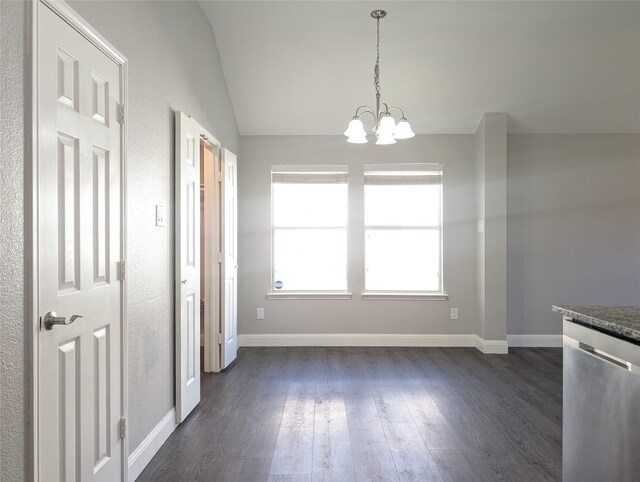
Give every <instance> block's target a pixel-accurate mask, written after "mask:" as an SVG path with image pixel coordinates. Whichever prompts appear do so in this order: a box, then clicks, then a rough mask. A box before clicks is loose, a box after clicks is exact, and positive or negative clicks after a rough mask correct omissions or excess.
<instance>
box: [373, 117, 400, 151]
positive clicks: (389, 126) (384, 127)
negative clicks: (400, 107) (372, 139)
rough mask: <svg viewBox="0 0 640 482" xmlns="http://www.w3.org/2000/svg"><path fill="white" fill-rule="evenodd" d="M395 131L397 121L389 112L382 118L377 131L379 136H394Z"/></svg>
mask: <svg viewBox="0 0 640 482" xmlns="http://www.w3.org/2000/svg"><path fill="white" fill-rule="evenodd" d="M395 131H396V121H395V120H393V117H391V115H390V114H387V115H385V116H384V117H383V118H382V119H380V126H379V127H378V130H377V131H376V132H377V133H378V136H379V137H393V134H394V132H395ZM392 144H393V143H392Z"/></svg>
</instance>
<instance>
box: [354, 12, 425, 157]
mask: <svg viewBox="0 0 640 482" xmlns="http://www.w3.org/2000/svg"><path fill="white" fill-rule="evenodd" d="M386 15H387V12H385V11H384V10H374V11H373V12H371V16H372V17H373V18H375V19H376V24H377V27H378V28H377V36H378V42H377V44H376V49H377V57H376V65H375V67H374V68H373V85H374V86H375V88H376V109H375V111H374V110H373V109H372V108H371V107H368V106H366V105H361V106H360V107H358V108H357V109H356V115H354V116H353V119H351V122H349V127H348V128H347V130H346V131H345V132H344V135H345V136H347V142H350V143H351V144H366V143H367V133H366V131H365V130H364V125H363V124H362V121H361V120H360V116H361V115H362V114H371V116H372V117H373V132H374V133H375V135H376V138H377V140H376V144H378V145H386V144H395V143H396V139H409V138H411V137H413V136H415V134H414V133H413V131H412V130H411V125H410V124H409V122H407V119H406V118H405V116H404V112H403V111H402V109H400V108H399V107H390V106H388V105H387V104H386V103H385V102H380V19H381V18H384V17H385V16H386ZM392 110H397V111H399V112H400V115H401V116H402V117H401V118H400V121H399V122H398V124H396V121H395V119H394V118H393V117H392V116H391V112H389V111H392Z"/></svg>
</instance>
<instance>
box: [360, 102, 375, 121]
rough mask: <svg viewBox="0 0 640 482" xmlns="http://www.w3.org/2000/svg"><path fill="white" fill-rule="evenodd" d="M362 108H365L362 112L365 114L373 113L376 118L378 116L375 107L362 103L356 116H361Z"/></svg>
mask: <svg viewBox="0 0 640 482" xmlns="http://www.w3.org/2000/svg"><path fill="white" fill-rule="evenodd" d="M360 109H365V110H364V111H363V112H362V113H363V114H371V115H372V116H373V117H374V118H375V116H376V114H375V112H373V109H372V108H371V107H369V106H367V105H361V106H360V107H358V108H357V109H356V117H360V115H361V114H360V113H359V112H360Z"/></svg>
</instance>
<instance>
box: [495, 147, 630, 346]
mask: <svg viewBox="0 0 640 482" xmlns="http://www.w3.org/2000/svg"><path fill="white" fill-rule="evenodd" d="M508 158H509V162H508V168H507V172H508V194H507V200H508V202H507V206H508V216H509V221H508V289H507V293H508V297H507V300H508V301H507V310H508V320H509V326H508V332H509V334H546V333H560V331H561V325H560V317H559V316H558V315H557V314H554V313H552V312H551V305H552V304H588V305H598V304H633V305H638V304H640V134H620V135H617V134H611V135H608V134H607V135H604V134H603V135H509V136H508Z"/></svg>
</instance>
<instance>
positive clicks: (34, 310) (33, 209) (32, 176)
mask: <svg viewBox="0 0 640 482" xmlns="http://www.w3.org/2000/svg"><path fill="white" fill-rule="evenodd" d="M29 8H31V26H30V28H31V35H30V39H31V72H30V76H29V77H30V80H31V129H30V133H29V137H30V139H29V146H30V147H29V148H30V150H31V153H30V157H31V163H30V166H28V167H29V168H30V169H29V170H30V172H29V173H28V174H27V186H28V187H27V191H28V192H27V193H25V194H26V195H25V199H26V201H27V203H28V205H27V206H26V207H25V212H26V213H29V212H30V213H31V223H30V224H28V225H27V226H26V228H27V232H28V233H29V234H28V235H27V242H28V243H29V244H28V248H27V252H28V253H29V255H28V256H29V258H30V259H29V267H28V274H27V277H28V280H27V283H26V284H27V289H28V294H26V300H25V307H26V308H27V310H28V313H27V315H26V316H27V319H29V320H31V333H30V335H29V340H30V346H29V350H30V351H31V390H30V391H31V393H30V400H29V401H30V406H31V410H30V414H29V418H30V422H31V427H32V428H31V431H30V434H29V439H30V440H29V445H30V456H31V457H32V462H31V464H29V468H30V470H31V471H32V473H30V474H28V476H27V477H28V479H29V480H34V481H36V482H37V481H38V477H39V474H40V471H39V467H38V463H39V455H40V454H39V453H38V446H39V433H38V428H39V420H38V413H39V408H40V407H39V406H38V387H39V384H40V380H39V372H38V367H39V363H40V360H39V350H40V346H39V341H40V338H39V337H40V307H39V304H38V287H39V278H38V250H39V246H38V174H39V159H38V136H39V132H38V120H39V112H38V61H39V52H38V37H39V32H38V19H39V12H40V9H41V8H49V9H50V10H52V11H53V12H54V13H55V14H57V15H58V16H59V17H60V18H61V19H62V20H64V21H65V22H66V23H67V24H69V25H70V26H71V27H73V28H74V29H75V30H76V31H77V32H78V33H79V34H80V35H82V36H83V37H84V38H85V39H87V40H88V41H89V42H91V44H93V45H94V46H95V47H96V48H97V49H98V50H100V51H101V52H102V53H103V54H105V55H106V56H107V57H109V58H110V59H111V60H113V61H114V62H115V63H116V64H117V65H118V66H119V67H120V92H121V96H122V101H123V102H122V105H123V106H126V105H127V100H128V99H127V70H128V63H127V59H126V57H125V56H124V55H122V54H121V53H120V52H119V51H118V50H117V49H115V48H114V47H113V46H112V45H111V44H110V43H109V42H108V41H107V40H106V39H105V38H104V37H102V35H100V34H99V33H98V32H97V31H96V30H95V29H94V28H93V27H91V25H89V24H88V23H87V22H86V21H85V20H84V19H83V18H82V17H80V16H79V15H78V14H77V13H76V12H75V10H73V9H72V8H71V7H69V5H67V4H66V3H65V2H64V1H62V0H35V1H33V2H30V3H29ZM123 110H124V109H123ZM121 115H122V116H123V119H124V116H125V111H123V112H122V114H121ZM120 129H121V152H120V164H121V165H120V169H121V174H120V175H121V179H120V181H121V186H122V194H121V199H120V203H121V213H120V219H121V226H120V229H121V231H120V248H121V253H122V259H123V260H126V259H127V252H126V239H127V237H126V221H127V219H126V214H127V210H126V207H127V196H126V190H127V183H126V166H127V162H126V159H127V145H126V141H127V135H126V132H127V123H126V122H121V123H120ZM120 290H121V296H122V298H121V299H122V306H121V313H120V323H121V326H120V329H121V334H122V344H121V347H120V353H121V357H122V359H121V363H120V369H121V372H122V373H121V384H122V387H121V393H122V400H121V409H122V414H123V417H125V418H126V417H127V414H128V407H127V401H128V393H127V387H128V380H127V310H126V306H127V290H126V280H125V278H124V277H122V282H121V284H120ZM121 445H122V457H121V459H122V469H121V473H122V480H123V481H126V480H127V476H128V474H127V472H128V453H129V449H128V438H127V437H124V438H123V439H122V444H121Z"/></svg>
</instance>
